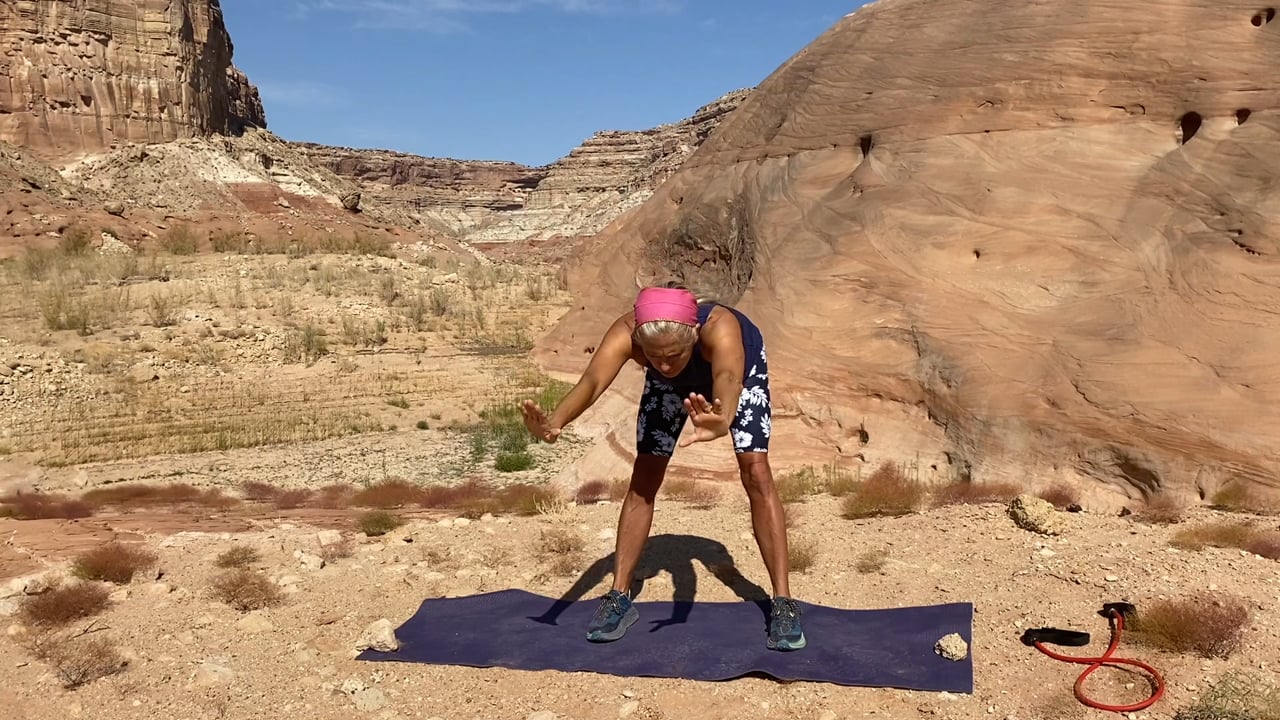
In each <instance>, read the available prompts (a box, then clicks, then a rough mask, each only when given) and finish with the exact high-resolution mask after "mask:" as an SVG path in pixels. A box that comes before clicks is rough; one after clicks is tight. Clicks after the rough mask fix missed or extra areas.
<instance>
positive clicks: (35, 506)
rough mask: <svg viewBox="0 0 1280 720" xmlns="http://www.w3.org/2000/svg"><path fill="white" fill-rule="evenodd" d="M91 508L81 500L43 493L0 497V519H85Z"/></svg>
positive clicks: (89, 514) (91, 512)
mask: <svg viewBox="0 0 1280 720" xmlns="http://www.w3.org/2000/svg"><path fill="white" fill-rule="evenodd" d="M91 515H93V506H92V505H90V504H89V503H87V502H84V501H83V500H72V499H70V498H68V497H66V496H63V495H58V494H45V493H12V494H9V495H5V496H4V497H0V517H11V518H14V519H15V520H49V519H67V520H73V519H76V518H86V517H90V516H91Z"/></svg>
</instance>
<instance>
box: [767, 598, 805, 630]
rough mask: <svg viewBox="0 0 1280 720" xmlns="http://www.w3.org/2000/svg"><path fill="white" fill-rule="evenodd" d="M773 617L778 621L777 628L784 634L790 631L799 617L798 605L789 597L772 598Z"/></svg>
mask: <svg viewBox="0 0 1280 720" xmlns="http://www.w3.org/2000/svg"><path fill="white" fill-rule="evenodd" d="M773 617H774V618H775V619H776V620H777V622H778V630H780V631H781V632H782V634H784V635H785V634H787V633H789V632H791V628H792V627H793V626H794V624H795V620H796V618H798V617H800V606H798V605H796V601H795V600H792V599H790V598H785V599H778V600H774V601H773Z"/></svg>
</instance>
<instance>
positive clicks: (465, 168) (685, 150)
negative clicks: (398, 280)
mask: <svg viewBox="0 0 1280 720" xmlns="http://www.w3.org/2000/svg"><path fill="white" fill-rule="evenodd" d="M749 93H750V90H738V91H734V92H732V93H729V94H727V95H725V96H723V97H721V98H719V99H717V100H715V101H714V102H712V103H709V104H708V105H706V106H704V107H702V108H699V109H698V110H697V112H695V113H694V114H693V115H692V116H690V117H689V118H687V119H685V120H683V121H681V122H678V123H672V124H668V125H663V126H660V127H657V128H653V129H649V130H638V131H602V132H598V133H596V134H595V135H593V136H592V137H590V138H588V139H587V140H586V141H585V142H584V143H583V144H582V145H581V146H579V147H577V148H575V149H574V150H573V151H572V152H570V153H569V154H568V155H567V156H565V157H564V158H561V159H560V160H558V161H556V162H554V163H552V164H551V165H548V166H545V167H538V168H530V167H525V166H523V165H519V164H515V163H500V162H469V161H463V160H453V159H443V158H424V157H418V156H414V155H406V154H403V153H394V152H388V151H381V150H356V149H352V148H336V147H327V146H322V145H314V144H305V143H303V144H299V145H298V146H299V147H300V148H301V149H302V150H303V152H305V153H306V154H307V155H309V156H310V157H312V158H314V159H315V160H317V161H319V162H321V163H323V164H324V165H325V166H327V167H328V168H329V169H331V170H332V171H334V172H336V173H338V174H339V175H342V176H346V177H350V178H354V179H356V180H358V181H359V183H360V185H361V187H362V189H363V191H364V193H365V195H366V197H371V198H375V199H379V200H383V201H386V202H391V203H397V204H400V205H402V206H404V207H406V208H409V209H411V210H412V211H413V212H415V213H416V214H417V215H419V216H420V217H422V218H423V219H424V220H425V221H428V222H431V223H433V224H434V225H436V226H437V227H440V228H443V229H447V230H448V231H450V232H453V233H455V234H457V235H459V236H461V237H463V238H465V239H467V240H468V241H470V242H473V243H502V242H511V241H515V240H542V239H548V238H552V237H557V236H577V235H585V234H590V233H593V232H596V231H597V230H599V229H600V228H601V227H603V226H604V225H605V224H607V223H608V222H609V221H610V220H612V219H613V218H615V217H617V216H618V215H619V214H620V213H621V212H623V211H625V210H627V209H629V208H631V207H635V206H636V205H639V204H640V203H642V202H643V201H644V200H646V199H647V198H648V197H649V196H650V195H651V194H652V193H653V190H654V189H655V188H656V187H657V186H658V185H660V184H661V183H662V182H663V181H664V180H666V178H667V177H669V176H670V175H671V174H672V173H673V172H674V171H675V169H677V168H678V167H680V165H681V164H682V163H683V162H684V160H685V159H686V158H688V157H689V155H690V154H692V153H693V151H694V150H696V149H697V148H698V146H699V145H701V144H702V142H703V140H705V139H706V138H707V136H708V135H709V134H710V133H711V131H712V130H713V129H714V128H715V127H716V126H717V125H718V124H719V123H720V122H721V120H723V119H724V118H725V117H726V116H727V115H728V114H729V113H730V112H731V111H732V110H734V109H735V108H736V107H737V106H738V105H739V104H740V103H741V102H742V101H743V100H744V99H745V98H746V97H747V96H748V95H749Z"/></svg>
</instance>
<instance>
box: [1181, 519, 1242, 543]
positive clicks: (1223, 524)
mask: <svg viewBox="0 0 1280 720" xmlns="http://www.w3.org/2000/svg"><path fill="white" fill-rule="evenodd" d="M1257 533H1258V531H1257V529H1256V528H1255V527H1254V526H1253V524H1252V523H1248V522H1241V521H1238V520H1216V521H1214V522H1209V523H1205V524H1203V525H1196V526H1194V527H1188V528H1183V529H1181V530H1179V531H1178V532H1177V533H1176V534H1175V535H1174V536H1173V538H1172V539H1171V540H1170V541H1169V544H1171V545H1173V546H1174V547H1177V548H1182V549H1184V550H1203V549H1204V548H1206V547H1216V548H1243V547H1244V546H1245V545H1247V544H1248V543H1249V541H1250V540H1252V539H1253V538H1254V537H1255V536H1256V535H1257Z"/></svg>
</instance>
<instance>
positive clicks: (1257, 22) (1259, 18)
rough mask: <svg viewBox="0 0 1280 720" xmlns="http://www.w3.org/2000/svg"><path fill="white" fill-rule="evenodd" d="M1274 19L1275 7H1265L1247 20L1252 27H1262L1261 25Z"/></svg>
mask: <svg viewBox="0 0 1280 720" xmlns="http://www.w3.org/2000/svg"><path fill="white" fill-rule="evenodd" d="M1275 19H1276V9H1275V8H1267V9H1266V10H1263V11H1262V12H1260V13H1258V14H1257V15H1254V16H1253V17H1252V18H1251V19H1250V20H1249V22H1250V23H1253V26H1254V27H1262V26H1263V25H1266V24H1267V23H1269V22H1271V21H1272V20H1275Z"/></svg>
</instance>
